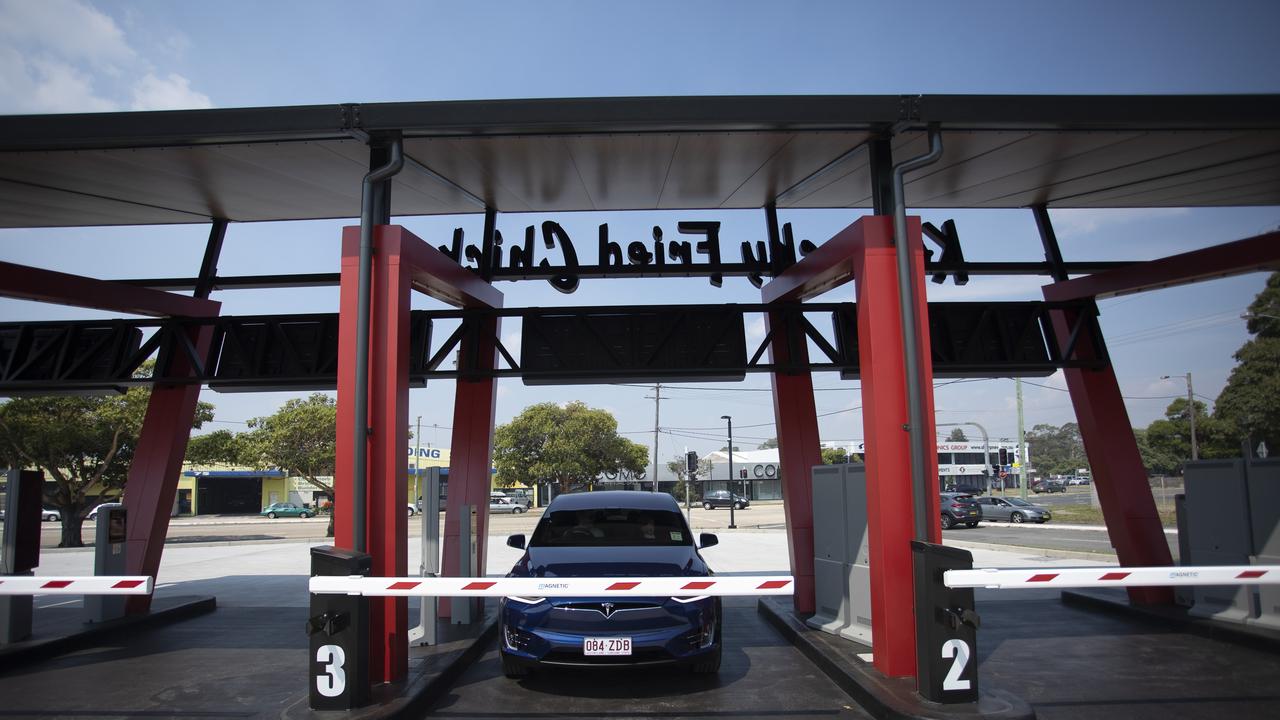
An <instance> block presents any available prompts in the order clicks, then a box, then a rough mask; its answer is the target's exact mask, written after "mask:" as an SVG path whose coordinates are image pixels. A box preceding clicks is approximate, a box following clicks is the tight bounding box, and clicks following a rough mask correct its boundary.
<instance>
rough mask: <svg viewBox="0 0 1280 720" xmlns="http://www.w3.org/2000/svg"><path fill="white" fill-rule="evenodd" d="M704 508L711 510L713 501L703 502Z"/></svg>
mask: <svg viewBox="0 0 1280 720" xmlns="http://www.w3.org/2000/svg"><path fill="white" fill-rule="evenodd" d="M702 509H703V510H710V509H711V503H709V502H704V503H702Z"/></svg>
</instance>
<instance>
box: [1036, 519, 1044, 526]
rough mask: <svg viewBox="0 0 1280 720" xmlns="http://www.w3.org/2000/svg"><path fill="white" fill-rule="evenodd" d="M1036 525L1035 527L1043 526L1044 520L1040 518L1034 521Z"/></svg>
mask: <svg viewBox="0 0 1280 720" xmlns="http://www.w3.org/2000/svg"><path fill="white" fill-rule="evenodd" d="M1036 524H1037V525H1043V524H1044V518H1040V519H1039V520H1037V521H1036Z"/></svg>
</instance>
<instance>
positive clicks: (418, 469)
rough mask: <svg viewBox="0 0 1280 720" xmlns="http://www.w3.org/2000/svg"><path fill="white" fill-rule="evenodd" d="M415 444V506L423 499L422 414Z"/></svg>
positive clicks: (414, 439)
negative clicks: (421, 463)
mask: <svg viewBox="0 0 1280 720" xmlns="http://www.w3.org/2000/svg"><path fill="white" fill-rule="evenodd" d="M413 441H414V444H415V447H414V450H413V489H414V490H415V491H417V499H415V500H414V501H413V506H414V507H418V500H420V499H422V466H421V465H419V463H420V462H422V416H421V415H419V416H418V430H417V431H416V432H415V433H414V434H413Z"/></svg>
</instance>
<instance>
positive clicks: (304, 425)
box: [238, 393, 338, 537]
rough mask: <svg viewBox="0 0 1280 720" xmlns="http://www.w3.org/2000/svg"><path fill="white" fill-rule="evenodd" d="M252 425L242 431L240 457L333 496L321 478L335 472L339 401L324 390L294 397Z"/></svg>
mask: <svg viewBox="0 0 1280 720" xmlns="http://www.w3.org/2000/svg"><path fill="white" fill-rule="evenodd" d="M249 427H250V428H251V429H250V431H249V432H247V433H241V434H240V436H239V437H238V442H239V443H241V447H242V451H241V455H240V457H241V459H242V460H243V461H246V462H247V463H248V464H250V465H254V466H255V467H256V468H258V469H260V470H262V469H267V468H272V467H274V468H279V469H280V470H283V471H284V473H285V474H286V475H289V476H291V477H292V476H298V477H304V478H306V479H307V482H309V483H311V484H312V485H314V486H316V487H318V488H320V489H321V490H323V491H324V492H326V493H328V494H329V497H333V496H334V494H333V483H332V481H328V482H327V481H324V480H321V479H320V478H321V477H332V476H333V474H334V466H335V455H336V453H337V437H338V403H337V401H336V400H334V399H333V398H331V397H329V396H327V395H325V394H323V393H312V394H311V395H310V396H309V397H307V398H294V399H292V400H289V401H288V402H286V403H285V404H284V405H282V406H281V407H280V409H279V410H277V411H276V412H275V413H274V414H273V415H268V416H266V417H257V418H253V419H252V420H250V421H249ZM327 537H333V516H332V515H330V516H329V529H328V531H327Z"/></svg>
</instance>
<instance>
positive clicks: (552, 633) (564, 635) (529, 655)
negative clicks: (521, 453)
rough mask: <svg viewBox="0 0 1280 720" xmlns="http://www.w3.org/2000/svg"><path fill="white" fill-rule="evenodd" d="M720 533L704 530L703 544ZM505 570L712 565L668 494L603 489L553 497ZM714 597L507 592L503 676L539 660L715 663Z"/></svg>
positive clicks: (651, 571) (569, 572) (635, 573)
mask: <svg viewBox="0 0 1280 720" xmlns="http://www.w3.org/2000/svg"><path fill="white" fill-rule="evenodd" d="M717 542H719V541H718V539H717V538H716V536H715V535H712V534H710V533H703V534H702V536H701V537H700V538H699V544H700V545H701V546H702V547H704V548H706V547H710V546H712V545H715V544H716V543H717ZM507 544H508V545H510V546H512V547H515V548H520V549H522V550H524V551H525V553H524V556H523V557H521V558H520V561H519V562H518V563H516V565H515V567H514V568H512V570H511V572H510V573H509V574H508V577H537V578H543V577H545V578H553V577H664V576H665V577H705V576H708V575H711V574H712V572H711V570H710V568H708V567H707V564H706V562H705V561H703V559H702V556H701V555H699V554H698V546H697V545H695V544H694V542H693V536H692V533H691V532H690V531H689V526H688V524H687V523H686V522H685V519H684V516H683V515H682V514H680V506H679V505H678V504H677V503H676V501H675V498H673V497H671V496H670V495H667V494H666V493H648V492H625V491H608V492H592V493H578V494H568V495H561V496H559V497H557V498H556V499H555V500H553V501H552V502H551V505H549V506H548V507H547V510H546V512H545V513H544V514H543V516H542V519H541V520H540V521H539V522H538V525H537V527H536V528H534V531H533V536H532V537H530V538H529V543H528V546H527V547H526V546H525V537H524V535H512V536H511V537H509V538H508V539H507ZM720 623H721V608H720V598H718V597H709V596H705V595H704V596H700V597H580V598H541V597H506V598H503V599H502V601H501V609H500V624H499V640H498V644H499V650H500V655H501V657H502V671H503V673H504V674H505V675H506V676H507V677H512V678H514V677H523V676H524V675H526V674H528V672H529V670H530V669H531V668H534V667H539V666H583V665H591V666H597V665H626V666H636V665H656V664H664V663H682V664H687V665H689V666H690V667H691V668H692V670H693V671H694V672H697V673H714V672H718V671H719V669H720V655H721V649H720V648H721V642H720V637H721V635H720Z"/></svg>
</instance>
